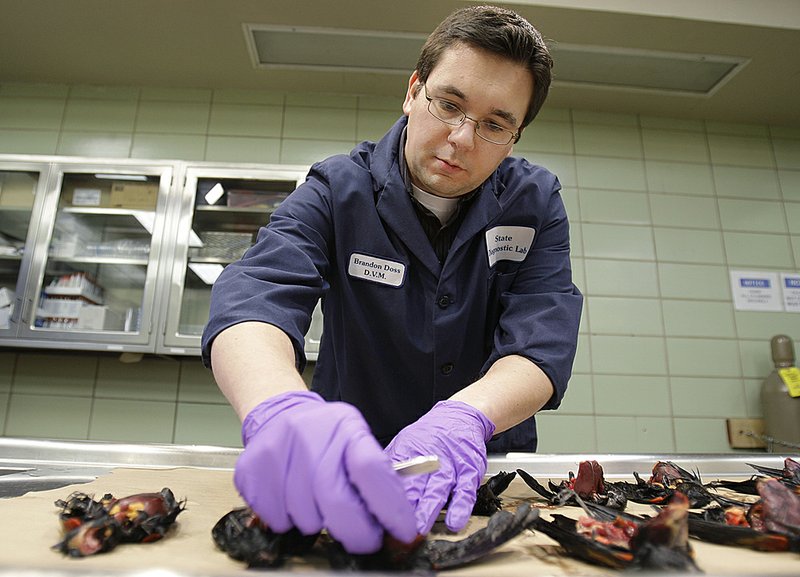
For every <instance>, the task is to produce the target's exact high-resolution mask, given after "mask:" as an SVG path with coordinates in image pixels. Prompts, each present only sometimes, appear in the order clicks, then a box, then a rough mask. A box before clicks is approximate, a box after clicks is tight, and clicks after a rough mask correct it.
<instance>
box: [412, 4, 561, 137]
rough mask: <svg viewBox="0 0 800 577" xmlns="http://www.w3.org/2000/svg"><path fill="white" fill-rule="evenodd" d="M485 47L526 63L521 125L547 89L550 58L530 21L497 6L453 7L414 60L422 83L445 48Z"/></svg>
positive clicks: (530, 117)
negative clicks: (528, 95) (528, 82)
mask: <svg viewBox="0 0 800 577" xmlns="http://www.w3.org/2000/svg"><path fill="white" fill-rule="evenodd" d="M460 42H463V43H466V44H468V45H470V46H472V47H474V48H479V49H482V50H487V51H489V52H491V53H493V54H497V55H498V56H502V57H503V58H507V59H509V60H511V61H513V62H517V63H519V64H522V65H523V66H525V67H526V68H527V69H528V70H529V71H530V72H531V74H532V75H533V98H532V99H531V102H530V103H529V104H528V111H527V113H526V114H525V118H524V119H523V121H522V126H521V127H520V128H524V127H526V126H527V125H528V124H530V122H531V120H533V119H534V118H535V117H536V115H537V114H538V113H539V110H540V109H541V108H542V105H543V104H544V101H545V99H546V98H547V93H548V91H549V89H550V80H551V77H552V68H553V59H552V57H551V56H550V52H549V51H548V49H547V46H546V45H545V43H544V39H543V38H542V35H541V34H540V33H539V31H538V30H536V28H534V27H533V26H532V25H531V24H530V22H528V21H527V20H525V19H524V18H523V17H522V16H520V15H519V14H517V13H516V12H512V11H511V10H507V9H505V8H500V7H497V6H470V7H468V8H462V9H460V10H456V11H455V12H453V13H452V14H450V16H448V17H447V18H445V19H444V20H443V21H442V23H441V24H439V26H437V27H436V29H435V30H434V31H433V32H432V33H431V35H430V36H429V37H428V39H427V40H426V41H425V45H424V46H423V47H422V51H421V52H420V55H419V59H418V60H417V67H416V69H417V75H418V76H419V80H420V82H421V83H423V84H424V83H425V82H426V81H427V80H428V76H429V75H430V73H431V71H433V69H434V68H435V67H436V64H437V63H438V62H439V59H440V58H441V56H442V54H443V53H444V51H445V50H447V49H448V48H450V47H451V46H453V45H454V44H457V43H460Z"/></svg>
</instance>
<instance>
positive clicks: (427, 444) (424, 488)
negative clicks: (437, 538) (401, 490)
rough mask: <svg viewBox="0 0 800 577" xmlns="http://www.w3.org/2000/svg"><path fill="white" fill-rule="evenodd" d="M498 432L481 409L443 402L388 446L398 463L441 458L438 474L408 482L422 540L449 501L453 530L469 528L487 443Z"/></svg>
mask: <svg viewBox="0 0 800 577" xmlns="http://www.w3.org/2000/svg"><path fill="white" fill-rule="evenodd" d="M494 429H495V427H494V423H492V422H491V421H490V420H489V419H487V418H486V415H484V414H483V413H481V412H480V411H479V410H478V409H476V408H474V407H472V406H470V405H468V404H466V403H462V402H461V401H440V402H438V403H436V404H435V405H434V406H433V408H432V409H431V410H430V411H428V412H427V413H426V414H424V415H423V416H422V417H421V418H420V419H419V420H418V421H416V422H414V423H411V424H410V425H408V426H407V427H406V428H405V429H403V430H402V431H400V432H399V433H398V434H397V436H396V437H395V438H394V439H392V442H391V443H389V446H388V447H386V454H387V455H389V456H390V457H391V459H392V461H404V460H406V459H411V458H413V457H418V456H420V455H437V456H438V457H439V470H438V471H436V472H435V473H431V474H430V475H416V476H412V477H408V478H406V479H404V483H405V486H406V496H407V497H408V500H409V501H411V503H412V504H413V505H414V507H415V508H416V515H417V530H418V531H419V532H420V534H421V535H427V534H428V532H429V531H430V530H431V527H433V523H434V522H435V521H436V517H438V515H439V511H441V510H442V507H444V506H445V504H447V501H448V499H449V500H450V504H449V505H447V515H446V516H445V524H446V525H447V528H448V529H450V530H451V531H460V530H461V529H463V528H464V526H465V525H466V524H467V520H469V516H470V514H471V513H472V508H473V507H474V505H475V499H476V495H477V491H478V487H480V484H481V481H482V479H483V475H484V474H485V473H486V465H487V463H486V442H487V441H488V440H489V439H491V438H492V434H493V433H494Z"/></svg>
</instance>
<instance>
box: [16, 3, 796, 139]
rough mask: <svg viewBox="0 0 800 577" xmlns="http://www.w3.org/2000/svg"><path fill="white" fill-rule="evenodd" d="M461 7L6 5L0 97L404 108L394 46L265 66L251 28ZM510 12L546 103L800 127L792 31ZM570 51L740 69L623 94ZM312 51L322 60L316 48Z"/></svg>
mask: <svg viewBox="0 0 800 577" xmlns="http://www.w3.org/2000/svg"><path fill="white" fill-rule="evenodd" d="M467 4H470V2H466V1H455V0H424V1H423V0H404V1H403V2H397V1H396V0H372V1H371V2H369V3H368V4H366V5H368V6H369V8H370V9H369V10H366V9H365V3H364V2H363V0H270V1H265V0H204V1H203V2H196V1H195V0H169V1H164V0H137V1H135V2H109V1H108V0H70V1H69V2H64V1H63V0H26V1H25V2H19V1H18V0H0V11H2V12H0V13H2V14H3V17H2V18H0V55H2V56H1V57H0V91H2V84H4V83H10V82H11V83H16V82H22V83H46V84H61V85H64V84H66V85H75V84H93V85H94V84H97V85H104V86H154V87H184V88H237V89H266V90H279V91H290V92H325V93H343V94H375V95H390V96H392V95H396V96H398V99H400V98H401V97H402V95H403V93H404V92H405V87H406V82H407V74H410V72H411V71H410V70H408V71H407V73H406V74H402V73H397V72H377V71H375V65H376V63H380V62H388V61H389V60H390V57H391V60H392V62H393V64H392V65H391V66H392V67H393V68H396V67H397V66H401V65H402V64H403V63H404V62H406V61H408V60H409V56H402V55H401V54H400V52H399V51H398V52H397V53H395V52H394V51H393V49H390V54H386V55H385V56H381V55H380V51H379V50H378V49H377V48H376V49H373V48H369V47H367V46H366V45H365V46H362V47H361V48H360V50H356V52H355V55H356V56H358V55H359V53H360V54H361V56H362V57H363V58H362V59H361V64H362V69H361V70H329V71H313V72H309V70H307V69H296V68H291V67H281V68H276V67H259V66H257V65H255V64H254V62H253V57H252V51H251V50H250V49H249V48H248V41H247V32H246V25H252V26H255V27H257V26H262V27H298V28H302V27H316V28H323V27H324V28H328V29H343V30H350V31H352V30H355V31H362V32H367V31H372V30H382V31H386V32H387V33H389V34H388V35H389V36H391V37H393V38H395V39H396V38H406V39H413V38H421V35H425V34H427V33H429V32H430V30H431V29H432V28H433V27H434V26H435V25H436V24H437V23H438V22H439V21H440V20H441V19H442V18H443V17H444V16H446V15H447V14H448V13H450V12H451V11H452V10H453V9H455V8H457V7H461V6H464V5H467ZM549 4H553V3H552V2H551V3H549ZM573 4H575V3H573ZM773 5H774V4H772V3H771V4H770V6H773ZM509 7H511V8H514V9H516V10H518V11H519V12H520V13H521V14H522V15H523V16H525V17H526V18H528V19H529V20H530V21H531V22H532V23H533V24H534V25H535V26H537V27H538V28H539V29H540V30H541V31H542V33H543V34H544V36H545V37H546V38H547V39H548V42H550V43H551V45H553V46H554V53H555V55H556V64H555V70H554V73H555V78H556V79H557V80H556V84H555V85H554V87H553V90H552V91H551V96H550V100H549V106H557V107H573V108H581V109H589V110H598V111H609V112H628V113H639V114H644V115H656V116H675V117H690V118H707V119H711V120H719V121H727V122H751V123H761V124H763V123H768V124H777V125H787V126H800V107H798V106H797V101H798V97H797V93H798V91H799V90H800V58H798V56H800V31H799V30H798V29H797V28H791V27H777V26H776V27H771V26H765V25H760V26H749V25H746V24H739V23H730V22H713V21H709V20H708V19H705V20H692V19H686V18H680V17H674V16H648V15H642V14H625V13H619V12H609V11H602V10H598V9H592V10H588V9H584V8H575V7H572V8H562V7H557V6H552V5H551V6H535V5H530V4H528V3H526V4H516V3H515V4H513V5H511V4H510V5H509ZM570 46H582V47H585V46H590V47H594V48H595V50H596V53H597V54H601V53H608V54H613V53H620V54H630V55H632V54H648V53H649V54H652V53H670V54H675V55H678V56H679V60H680V58H681V57H682V58H684V59H691V58H694V57H695V56H696V55H708V56H710V57H713V58H714V59H719V60H721V62H722V65H721V66H720V70H719V71H718V72H720V73H724V72H725V70H726V66H727V65H728V64H725V63H726V62H728V63H730V62H747V64H746V66H743V67H740V68H736V69H735V74H734V75H733V76H732V77H726V80H725V81H724V82H721V83H718V84H714V86H715V87H716V89H712V90H711V91H709V94H708V95H706V96H703V97H697V96H696V95H694V96H692V95H690V93H691V92H693V91H695V89H691V90H683V91H664V90H661V91H660V92H655V93H653V92H651V91H641V90H636V89H631V88H630V87H627V86H625V84H626V82H627V81H622V80H619V78H618V75H619V74H620V73H621V72H629V71H627V70H616V69H614V70H612V69H608V70H607V71H606V72H600V73H599V74H598V71H600V70H601V69H600V68H599V65H598V64H596V63H595V64H593V63H591V62H590V60H589V57H588V56H587V55H580V54H569V53H568V52H567V51H566V49H567V48H568V47H570ZM325 47H327V48H328V50H329V52H336V53H337V55H341V54H343V53H344V52H345V49H344V48H343V47H341V46H337V45H335V44H334V43H332V40H331V38H329V41H328V42H324V43H323V48H325ZM308 48H313V49H314V50H317V51H318V49H319V46H310V45H309V46H308ZM382 50H384V49H383V48H382ZM406 50H407V48H406ZM560 51H561V54H562V59H561V61H559V52H560ZM352 56H353V55H352V54H350V55H348V58H352ZM395 56H397V58H395ZM684 63H685V62H684ZM662 64H666V62H662ZM696 64H698V65H699V64H702V63H700V62H696ZM580 67H582V68H584V69H585V70H588V71H593V72H594V74H595V78H594V80H593V81H592V82H591V83H587V82H583V81H581V82H576V81H574V79H571V80H570V74H571V73H570V72H569V70H570V69H572V70H575V69H578V68H580ZM622 67H623V68H624V67H625V66H624V65H623V66H622ZM617 68H620V67H619V66H618V67H617ZM641 68H642V70H641V72H646V73H647V74H648V75H650V76H651V80H652V82H660V81H662V80H664V79H666V78H667V76H668V73H667V69H666V68H664V69H662V71H661V72H659V71H658V70H657V69H656V70H653V69H652V68H651V67H650V66H649V65H645V64H644V63H642V65H641ZM677 70H678V72H677V74H676V69H672V71H671V72H670V74H672V76H673V77H677V78H678V79H679V80H689V79H690V78H689V76H695V73H691V74H689V75H687V78H685V79H681V78H680V76H681V73H680V72H679V70H680V69H677ZM604 78H605V81H603V80H604ZM568 80H570V81H568ZM692 80H699V78H693V79H692ZM712 83H713V81H712ZM651 88H652V87H651ZM54 90H55V89H54ZM0 94H2V92H0ZM399 101H400V100H398V102H399ZM398 110H399V104H398Z"/></svg>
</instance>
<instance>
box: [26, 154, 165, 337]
mask: <svg viewBox="0 0 800 577" xmlns="http://www.w3.org/2000/svg"><path fill="white" fill-rule="evenodd" d="M171 173H172V171H171V168H169V167H144V168H137V167H125V168H119V167H116V166H114V167H109V166H94V167H86V168H76V167H71V166H70V167H65V168H63V169H61V171H60V172H59V173H58V178H57V180H58V182H57V184H56V188H57V190H55V191H53V192H52V194H54V195H55V196H57V199H53V201H52V202H50V203H48V206H50V208H51V212H50V213H49V214H48V215H47V216H48V218H49V219H50V222H51V223H52V224H51V226H50V228H49V231H48V234H47V235H41V234H40V235H39V239H38V240H37V244H38V246H37V254H38V256H37V266H36V270H37V274H38V285H36V294H35V296H34V298H33V299H32V300H33V307H32V310H31V313H30V321H29V322H28V323H27V325H26V327H25V329H26V331H27V332H29V333H30V335H29V336H30V337H32V338H39V339H49V340H51V341H66V342H69V343H72V344H73V346H74V344H75V343H80V342H84V343H93V344H92V345H91V348H93V349H98V348H101V349H102V348H105V349H108V350H137V349H136V348H135V345H146V344H147V343H148V340H150V332H151V323H152V321H153V309H154V302H155V301H154V299H155V284H156V277H157V272H158V258H159V249H160V245H161V234H162V229H163V222H164V219H165V214H164V213H165V210H164V206H163V205H164V204H165V201H164V200H163V199H164V197H165V196H166V194H165V193H166V190H167V189H168V187H169V185H170V180H171ZM162 193H164V194H162ZM160 205H161V206H160ZM159 208H161V209H160V210H159ZM126 345H127V346H133V347H134V348H130V349H126ZM87 346H89V345H87ZM150 348H151V349H152V348H153V347H152V342H151V346H150ZM141 350H147V347H145V348H143V349H141Z"/></svg>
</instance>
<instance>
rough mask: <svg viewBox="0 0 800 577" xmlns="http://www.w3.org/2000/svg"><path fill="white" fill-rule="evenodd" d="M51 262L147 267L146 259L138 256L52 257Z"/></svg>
mask: <svg viewBox="0 0 800 577" xmlns="http://www.w3.org/2000/svg"><path fill="white" fill-rule="evenodd" d="M49 259H50V261H51V262H63V263H71V264H75V263H77V264H123V265H131V266H147V263H148V260H147V258H146V257H136V256H130V257H128V256H116V257H111V256H52V255H51V256H50V257H49Z"/></svg>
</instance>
